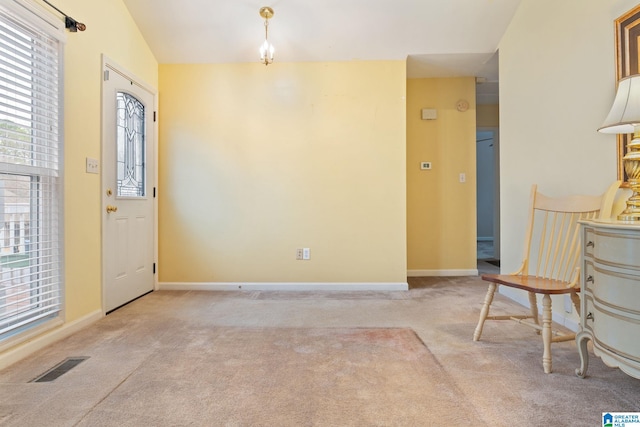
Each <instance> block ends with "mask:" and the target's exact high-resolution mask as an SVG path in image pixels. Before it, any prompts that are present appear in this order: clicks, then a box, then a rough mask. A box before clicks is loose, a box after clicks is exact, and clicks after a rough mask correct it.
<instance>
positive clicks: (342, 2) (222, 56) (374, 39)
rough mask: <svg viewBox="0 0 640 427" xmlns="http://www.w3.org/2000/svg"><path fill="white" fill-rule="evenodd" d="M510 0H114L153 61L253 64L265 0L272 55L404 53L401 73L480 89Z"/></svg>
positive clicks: (339, 57) (340, 57) (333, 57)
mask: <svg viewBox="0 0 640 427" xmlns="http://www.w3.org/2000/svg"><path fill="white" fill-rule="evenodd" d="M520 1H521V0H318V1H311V0H124V3H125V5H126V6H127V8H128V9H129V11H130V13H131V15H132V16H133V19H134V20H135V21H136V23H137V25H138V27H139V28H140V31H141V32H142V34H143V36H144V37H145V39H146V41H147V43H148V44H149V46H150V47H151V50H152V51H153V53H154V54H155V56H156V58H157V60H158V62H160V63H162V64H165V63H235V62H253V61H257V60H258V47H259V45H260V43H261V42H262V41H263V39H264V24H263V22H264V21H263V19H262V18H261V17H260V15H259V14H258V10H259V9H260V7H262V6H270V7H272V8H273V9H274V12H275V14H274V17H273V18H272V19H271V20H270V24H269V41H270V42H271V43H273V45H274V46H275V49H276V50H275V61H281V62H306V61H345V60H404V59H406V60H407V76H408V77H460V76H476V77H483V78H485V79H486V80H487V83H485V84H484V88H485V89H484V90H485V91H488V92H491V90H490V88H491V87H492V86H495V89H496V90H497V81H498V62H497V56H496V55H494V53H495V52H496V49H497V46H498V43H499V41H500V38H501V37H502V35H503V33H504V31H505V30H506V28H507V26H508V24H509V22H510V21H511V18H512V17H513V15H514V13H515V11H516V9H517V7H518V5H519V4H520ZM87 24H88V25H90V23H87ZM492 83H493V84H492ZM480 86H482V85H480ZM480 86H479V90H480ZM478 101H479V102H482V100H481V99H479V100H478Z"/></svg>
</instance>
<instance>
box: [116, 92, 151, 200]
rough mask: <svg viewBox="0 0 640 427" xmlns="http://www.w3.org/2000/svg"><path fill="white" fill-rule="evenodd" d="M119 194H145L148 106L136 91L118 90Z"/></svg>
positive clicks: (125, 195)
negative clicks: (136, 95) (134, 93)
mask: <svg viewBox="0 0 640 427" xmlns="http://www.w3.org/2000/svg"><path fill="white" fill-rule="evenodd" d="M116 109H117V114H116V117H117V119H116V120H117V123H116V126H117V132H116V149H117V171H116V180H117V196H118V197H145V195H146V186H145V184H146V183H145V175H146V174H145V142H146V141H145V139H146V138H145V108H144V105H143V104H142V103H141V102H140V101H139V100H138V99H137V98H136V97H134V96H133V95H131V94H129V93H126V92H118V93H117V94H116Z"/></svg>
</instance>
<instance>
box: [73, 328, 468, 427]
mask: <svg viewBox="0 0 640 427" xmlns="http://www.w3.org/2000/svg"><path fill="white" fill-rule="evenodd" d="M184 332H185V333H184V335H183V336H182V340H181V341H182V342H180V343H177V344H179V345H178V346H177V347H176V348H175V349H173V350H170V351H163V352H162V353H159V354H157V355H156V356H152V357H151V358H150V359H149V360H148V361H147V363H145V365H144V366H142V367H140V368H139V369H138V370H136V371H135V372H134V373H133V374H132V375H131V376H129V377H128V378H127V379H126V380H125V381H124V382H123V383H122V384H120V386H119V387H118V388H117V389H116V390H115V391H114V392H113V393H111V394H110V395H109V396H108V397H107V398H105V399H104V400H103V401H102V402H100V404H98V405H97V406H96V407H95V408H94V409H93V410H92V411H91V412H90V413H89V414H88V415H87V416H86V417H85V418H84V419H83V420H82V421H83V422H82V423H81V424H82V425H91V426H95V425H101V420H105V419H108V420H110V423H111V422H114V421H117V423H118V424H119V425H136V424H137V423H138V422H144V424H146V425H183V423H185V420H190V422H192V423H193V422H194V421H195V423H196V424H198V425H242V426H249V425H251V426H305V425H314V424H316V423H319V424H320V425H335V426H339V425H340V426H347V425H425V423H427V424H432V423H433V424H436V423H437V422H438V421H439V420H441V419H442V418H443V416H444V415H445V414H444V413H443V411H442V409H443V408H447V407H452V406H457V407H458V409H459V410H458V411H457V412H456V414H455V415H454V416H453V417H449V420H450V421H453V422H455V424H470V423H471V420H473V419H477V415H475V413H474V410H473V408H470V407H469V406H468V405H464V402H463V399H462V397H463V396H462V394H461V393H460V392H459V391H458V390H456V388H455V386H454V385H452V383H451V381H450V378H448V376H447V374H446V373H445V372H444V371H443V370H442V369H441V368H440V367H439V366H438V363H437V362H436V361H435V359H434V357H433V355H432V354H431V353H430V352H429V350H428V349H427V348H426V347H425V346H424V345H423V344H422V342H421V341H420V339H419V338H418V337H417V336H416V334H415V333H414V332H413V331H411V330H410V329H369V328H358V329H355V328H338V329H324V328H323V329H316V328H313V329H300V328H214V329H211V328H202V329H199V330H198V329H196V330H193V329H191V330H189V331H184ZM203 341H206V342H207V344H206V345H202V344H201V342H203ZM190 347H199V348H202V349H203V351H202V352H198V351H196V352H193V351H185V350H184V349H185V348H187V349H188V348H190ZM82 368H83V369H82V370H80V368H78V369H79V370H78V372H73V373H72V375H87V374H89V373H90V372H91V361H90V360H89V361H87V363H86V364H85V365H84V366H82ZM70 374H71V373H70ZM158 390H161V392H160V393H158ZM194 390H198V393H197V394H194ZM318 397H320V398H318ZM461 401H462V404H460V403H459V402H461ZM185 413H186V414H185ZM193 414H198V417H197V418H195V420H194V417H193Z"/></svg>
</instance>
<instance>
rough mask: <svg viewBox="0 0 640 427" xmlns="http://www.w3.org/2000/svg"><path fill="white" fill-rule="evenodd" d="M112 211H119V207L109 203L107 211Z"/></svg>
mask: <svg viewBox="0 0 640 427" xmlns="http://www.w3.org/2000/svg"><path fill="white" fill-rule="evenodd" d="M111 212H118V207H117V206H111V205H107V213H111Z"/></svg>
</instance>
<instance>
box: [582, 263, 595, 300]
mask: <svg viewBox="0 0 640 427" xmlns="http://www.w3.org/2000/svg"><path fill="white" fill-rule="evenodd" d="M581 274H582V275H583V279H582V292H583V293H591V292H592V291H593V283H594V281H595V276H594V275H595V269H594V267H593V262H591V261H589V260H585V261H584V263H583V265H582V273H581Z"/></svg>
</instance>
